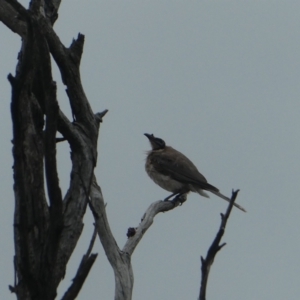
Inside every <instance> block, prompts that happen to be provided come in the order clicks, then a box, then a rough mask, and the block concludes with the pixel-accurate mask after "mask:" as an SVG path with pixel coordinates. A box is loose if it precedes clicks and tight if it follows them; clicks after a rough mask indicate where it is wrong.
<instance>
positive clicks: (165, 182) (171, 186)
mask: <svg viewBox="0 0 300 300" xmlns="http://www.w3.org/2000/svg"><path fill="white" fill-rule="evenodd" d="M145 169H146V172H147V174H148V175H149V177H150V178H151V179H152V180H153V181H154V182H155V183H156V184H158V185H159V186H160V187H161V188H163V189H164V190H167V191H169V192H173V193H175V192H177V191H180V190H182V188H183V187H184V184H182V183H180V182H178V181H177V180H174V179H172V178H171V177H170V176H168V175H163V174H161V173H159V172H158V171H157V170H156V169H155V168H154V167H153V165H152V164H151V163H149V162H146V165H145Z"/></svg>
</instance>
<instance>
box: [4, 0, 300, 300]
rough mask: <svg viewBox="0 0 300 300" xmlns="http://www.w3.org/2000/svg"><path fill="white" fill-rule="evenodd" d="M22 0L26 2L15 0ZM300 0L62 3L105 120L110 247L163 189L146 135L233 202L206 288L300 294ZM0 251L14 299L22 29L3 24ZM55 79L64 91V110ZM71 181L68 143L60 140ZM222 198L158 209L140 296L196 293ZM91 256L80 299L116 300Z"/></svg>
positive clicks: (267, 296) (225, 295) (143, 255)
mask: <svg viewBox="0 0 300 300" xmlns="http://www.w3.org/2000/svg"><path fill="white" fill-rule="evenodd" d="M22 3H28V1H22ZM299 11H300V2H299V1H275V0H274V1H273V0H272V1H271V0H270V1H261V0H260V1H189V2H187V1H161V0H160V1H157V0H153V1H89V2H88V3H87V2H86V1H74V0H72V1H71V0H65V1H63V2H62V5H61V9H60V14H59V19H58V21H57V24H56V25H55V28H56V30H57V33H58V34H59V36H60V37H61V39H62V41H63V42H64V43H65V45H66V46H68V45H69V44H70V43H71V41H72V38H73V37H76V36H77V33H78V32H81V33H83V34H85V36H86V43H85V48H84V54H83V58H82V63H81V75H82V82H83V85H84V88H85V92H86V94H87V96H88V99H89V101H90V103H91V105H92V107H93V109H94V111H95V112H96V111H102V110H103V109H105V108H107V109H109V113H108V114H107V115H106V116H105V120H104V123H103V125H102V127H101V131H100V138H99V159H98V166H97V169H96V174H97V177H98V182H99V184H100V185H101V188H102V191H103V194H104V197H105V201H106V202H107V212H108V217H109V220H110V224H111V227H112V230H113V233H114V234H115V238H116V240H117V242H118V244H119V246H121V247H122V246H123V245H124V243H125V241H126V231H127V228H128V227H134V226H137V225H138V223H139V220H140V219H141V217H142V215H143V213H144V211H145V210H146V208H147V207H148V206H149V205H150V204H151V202H153V201H156V200H158V199H162V198H164V197H166V196H167V195H168V193H167V192H166V191H164V190H162V189H161V188H160V187H158V186H156V185H155V184H154V183H153V182H152V181H151V180H150V179H149V178H148V177H147V175H146V173H145V171H144V158H145V151H146V150H149V148H150V146H149V143H148V140H147V139H146V138H145V137H144V136H143V133H144V132H148V133H154V134H155V135H157V136H159V137H161V138H163V139H164V140H165V141H166V143H167V144H169V145H172V146H173V147H174V148H176V149H177V150H179V151H181V152H183V153H184V154H185V155H187V156H188V157H189V158H190V159H191V160H192V161H193V162H194V163H195V164H196V165H197V166H198V168H199V170H200V172H201V173H202V174H203V175H204V176H205V177H206V178H207V179H208V181H209V182H210V183H211V184H213V185H215V186H217V187H218V188H220V190H221V191H222V192H223V193H224V194H227V195H230V193H231V189H232V188H235V189H236V188H240V189H241V192H240V194H239V197H238V199H237V202H238V203H240V204H241V205H242V206H243V207H245V208H246V209H247V210H248V213H247V214H244V213H242V212H240V211H239V210H237V209H235V210H234V211H233V212H232V215H231V218H230V220H229V224H228V227H227V231H226V234H225V237H224V241H225V242H227V246H226V247H225V248H224V249H223V250H222V251H221V252H220V253H219V254H218V256H217V259H216V261H215V263H214V265H213V268H212V271H211V274H210V278H209V284H208V299H210V300H217V299H243V300H256V299H264V300H271V299H272V300H274V299H289V300H296V299H299V294H300V284H299V274H300V260H299V247H300V240H299V222H300V221H299V214H300V205H299V187H300V184H299V178H300V174H299V172H300V171H299V170H300V168H299V153H300V142H299V137H300V134H299V127H300V105H299V94H300V84H299V78H300V59H299V55H300V19H299ZM0 36H1V40H2V43H1V46H0V91H1V100H2V101H1V104H0V105H1V109H0V118H1V124H2V130H1V132H0V134H1V143H2V146H1V155H0V159H1V172H0V176H1V177H0V178H1V182H2V184H1V194H2V209H1V211H0V214H1V215H0V222H1V223H0V226H1V228H2V230H1V232H0V238H1V242H2V243H1V258H2V259H1V261H0V264H1V265H0V284H1V286H0V298H1V299H14V298H15V297H14V295H11V294H10V292H9V291H8V289H7V286H8V284H13V278H14V274H13V264H12V260H13V253H14V250H13V228H12V224H13V208H14V198H13V191H12V184H13V181H12V169H11V166H12V155H11V143H10V140H11V138H12V132H11V119H10V86H9V83H8V81H7V80H6V76H7V74H8V73H9V72H12V73H13V74H14V72H15V65H16V62H17V61H16V57H17V53H18V51H19V48H20V39H19V37H18V36H16V35H15V34H13V33H12V32H10V31H9V30H8V29H7V28H6V27H4V26H3V24H1V26H0ZM54 77H55V79H56V80H57V82H58V83H59V101H60V104H61V107H62V109H63V110H64V112H66V113H67V114H68V115H70V109H69V107H68V99H67V97H66V94H65V92H64V88H63V86H62V85H61V82H60V76H59V74H58V72H57V70H56V68H55V72H54ZM58 151H59V170H60V173H61V186H62V189H63V192H64V193H65V192H66V188H67V186H68V177H69V172H70V163H69V148H68V147H67V145H59V146H58ZM226 207H227V205H226V202H225V201H222V200H221V199H220V198H217V197H215V196H213V195H211V199H205V198H203V197H200V196H199V195H196V194H191V195H189V197H188V201H187V202H186V203H185V204H184V205H183V206H182V207H180V208H178V209H176V210H174V211H172V212H168V213H165V214H161V215H158V216H157V217H156V219H155V223H154V224H153V226H152V227H151V228H150V230H149V231H148V232H147V234H146V235H145V237H144V239H143V240H142V242H141V243H140V245H139V246H138V248H137V249H136V251H135V253H134V255H133V258H132V263H133V270H134V275H135V284H134V295H133V299H135V300H140V299H143V300H148V299H149V300H150V299H174V300H182V299H196V298H197V295H198V289H199V280H200V255H206V251H207V249H208V246H209V245H210V243H211V241H212V239H213V238H214V236H215V233H216V231H217V229H218V227H219V223H220V216H219V214H220V212H224V211H225V209H226ZM92 223H93V219H92V217H91V214H90V213H89V212H88V213H87V215H86V217H85V230H84V234H83V236H82V238H81V239H80V242H79V245H78V247H77V249H76V251H75V253H74V255H73V256H72V258H71V261H70V263H69V266H68V270H67V274H66V279H65V280H64V282H63V283H62V284H61V285H60V289H59V293H60V295H61V293H62V292H63V291H65V290H66V288H67V287H68V285H69V284H70V280H71V279H72V278H73V276H74V274H75V270H76V269H77V266H78V264H79V261H80V259H81V256H82V255H83V253H84V252H85V251H86V249H87V246H88V242H89V239H90V237H91V234H92ZM94 251H95V252H99V257H98V259H97V261H96V264H95V266H94V267H93V269H92V271H91V273H90V275H89V277H88V279H87V282H86V284H85V286H84V288H83V290H82V292H81V294H80V296H79V298H78V299H100V298H101V299H113V294H114V279H113V274H112V270H111V268H110V266H109V264H108V262H107V260H106V257H105V254H104V252H103V250H102V247H101V245H100V242H99V241H97V243H96V245H95V248H94Z"/></svg>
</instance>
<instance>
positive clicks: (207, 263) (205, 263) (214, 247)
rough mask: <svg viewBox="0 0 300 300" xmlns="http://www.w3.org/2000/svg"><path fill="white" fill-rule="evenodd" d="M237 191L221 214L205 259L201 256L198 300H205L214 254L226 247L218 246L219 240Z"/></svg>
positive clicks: (233, 192)
mask: <svg viewBox="0 0 300 300" xmlns="http://www.w3.org/2000/svg"><path fill="white" fill-rule="evenodd" d="M238 192H239V190H236V191H232V196H231V200H230V203H229V205H228V208H227V211H226V213H225V215H223V214H221V225H220V228H219V231H218V232H217V235H216V237H215V239H214V240H213V242H212V244H211V246H210V247H209V249H208V251H207V255H206V258H205V259H204V258H203V257H202V256H201V264H202V266H201V273H202V276H201V287H200V293H199V300H205V299H206V286H207V280H208V275H209V271H210V268H211V266H212V264H213V262H214V259H215V256H216V254H217V253H218V252H219V251H220V250H221V249H222V248H223V247H224V246H225V245H226V243H223V244H221V245H220V242H221V239H222V237H223V235H224V232H225V227H226V224H227V220H228V218H229V215H230V213H231V210H232V207H233V204H234V201H235V199H236V197H237V195H238Z"/></svg>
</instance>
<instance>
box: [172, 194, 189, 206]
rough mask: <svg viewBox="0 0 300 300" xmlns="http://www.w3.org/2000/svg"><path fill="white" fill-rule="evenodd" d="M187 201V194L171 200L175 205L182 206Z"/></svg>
mask: <svg viewBox="0 0 300 300" xmlns="http://www.w3.org/2000/svg"><path fill="white" fill-rule="evenodd" d="M186 200H187V194H186V193H185V194H178V195H176V197H174V199H172V200H171V202H173V203H174V204H175V203H176V202H179V205H182V204H183V203H184V202H185V201H186Z"/></svg>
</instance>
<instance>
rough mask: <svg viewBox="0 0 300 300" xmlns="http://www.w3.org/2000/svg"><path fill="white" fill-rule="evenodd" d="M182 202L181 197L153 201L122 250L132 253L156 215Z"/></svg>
mask: <svg viewBox="0 0 300 300" xmlns="http://www.w3.org/2000/svg"><path fill="white" fill-rule="evenodd" d="M180 204H182V200H181V198H177V199H176V198H175V199H174V200H173V201H162V200H159V201H156V202H153V203H152V204H151V205H150V206H149V207H148V209H147V210H146V212H145V214H144V216H143V218H142V220H141V223H140V225H139V226H138V228H136V231H135V234H134V235H133V236H132V237H130V238H129V239H128V240H127V242H126V244H125V245H124V247H123V249H122V251H123V252H125V253H128V254H129V255H132V253H133V251H134V249H135V248H136V246H137V245H138V243H139V242H140V241H141V239H142V238H143V236H144V234H145V233H146V231H147V230H148V229H149V227H150V226H151V225H152V223H153V220H154V217H155V216H156V215H157V214H158V213H160V212H166V211H169V210H172V209H174V208H175V207H177V206H178V205H180Z"/></svg>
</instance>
